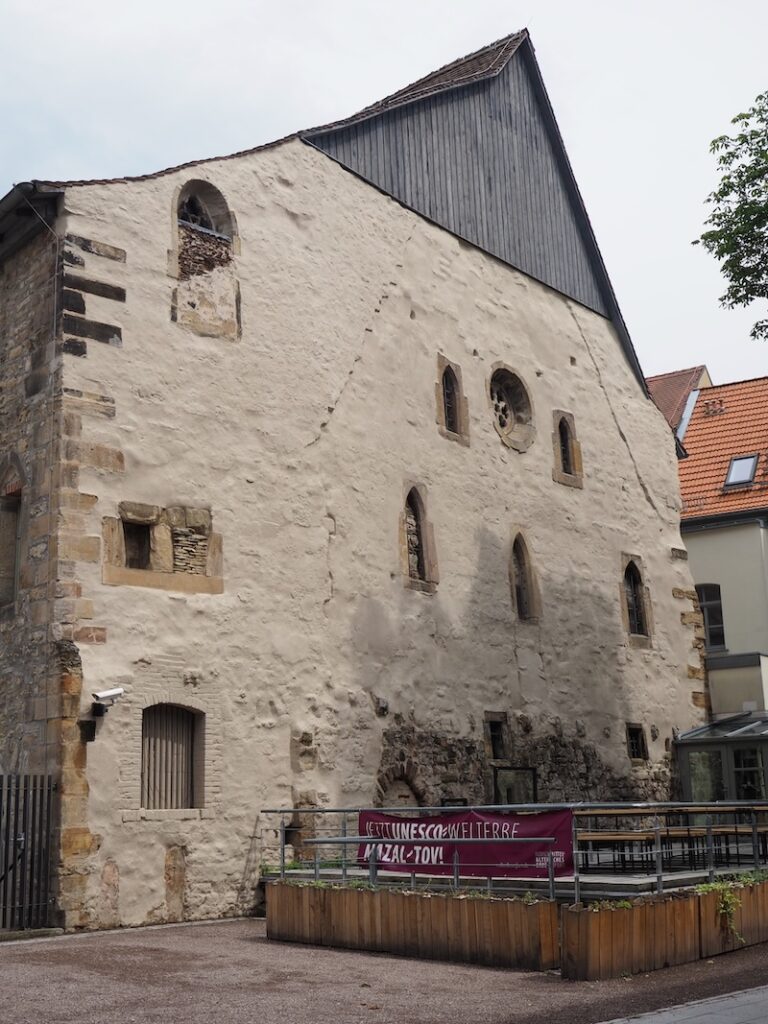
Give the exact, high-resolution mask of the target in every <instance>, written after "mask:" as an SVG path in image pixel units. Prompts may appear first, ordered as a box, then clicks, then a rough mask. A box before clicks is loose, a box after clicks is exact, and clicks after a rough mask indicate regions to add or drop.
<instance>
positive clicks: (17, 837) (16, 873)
mask: <svg viewBox="0 0 768 1024" xmlns="http://www.w3.org/2000/svg"><path fill="white" fill-rule="evenodd" d="M54 789H55V784H54V782H53V780H52V779H50V778H49V777H48V776H47V775H0V928H4V929H12V930H16V929H23V928H45V927H46V926H47V925H48V924H49V918H50V872H51V864H50V857H51V824H52V810H53V793H54Z"/></svg>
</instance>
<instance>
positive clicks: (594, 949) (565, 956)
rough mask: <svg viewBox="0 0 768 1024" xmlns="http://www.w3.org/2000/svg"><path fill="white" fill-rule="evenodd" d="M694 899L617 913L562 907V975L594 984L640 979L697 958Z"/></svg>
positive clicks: (661, 902) (693, 896)
mask: <svg viewBox="0 0 768 1024" xmlns="http://www.w3.org/2000/svg"><path fill="white" fill-rule="evenodd" d="M699 944H700V928H699V902H698V897H697V896H696V894H695V893H686V894H685V895H680V896H675V897H666V898H659V899H654V900H647V901H643V902H638V903H636V904H634V905H633V906H632V907H628V908H623V909H616V910H608V909H606V910H587V909H585V908H584V907H582V906H575V907H564V908H563V913H562V974H563V977H564V978H571V979H573V980H574V981H596V980H598V979H600V980H602V979H605V978H618V977H621V976H622V975H627V974H644V973H646V972H647V971H656V970H659V968H661V967H672V966H673V965H675V964H685V963H689V962H690V961H691V960H698V959H699V956H700V951H699Z"/></svg>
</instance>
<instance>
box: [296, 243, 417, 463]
mask: <svg viewBox="0 0 768 1024" xmlns="http://www.w3.org/2000/svg"><path fill="white" fill-rule="evenodd" d="M412 238H413V233H411V234H410V235H408V237H407V238H406V240H405V243H404V244H403V255H404V254H405V250H406V249H407V248H408V243H409V242H410V240H411V239H412ZM396 265H397V267H398V268H402V263H398V264H396ZM392 286H395V287H396V286H397V282H396V281H389V282H388V284H387V285H384V288H383V290H382V292H381V295H379V297H378V299H377V300H376V304H375V306H374V307H373V312H374V313H380V312H381V309H382V306H383V304H384V302H386V300H387V299H388V298H389V291H388V290H387V289H388V288H389V287H392ZM372 323H373V321H372ZM371 334H373V327H372V326H368V327H364V328H363V338H362V341H361V343H360V348H359V350H358V352H357V354H356V355H355V358H354V359H353V360H352V366H351V367H350V369H349V370H348V371H347V376H346V378H345V379H344V383H343V384H342V385H341V389H340V390H339V393H338V395H337V396H336V398H335V399H334V401H333V402H332V404H331V405H329V406H327V409H328V416H327V417H326V418H325V419H324V420H323V421H322V422H321V423H320V429H319V430H318V432H317V434H316V435H315V436H314V437H313V438H312V440H311V441H308V442H307V444H305V445H304V447H305V448H311V447H312V445H315V444H317V442H318V441H319V440H320V438H321V437H322V436H323V431H324V430H325V429H326V427H327V426H328V424H329V423H330V422H331V419H332V417H333V414H334V413H335V412H336V409H337V408H338V405H339V402H340V401H341V399H342V398H343V397H344V392H345V391H346V390H347V385H348V384H349V382H350V381H351V380H352V377H353V375H354V372H355V367H356V366H357V364H358V363H359V362H360V360H361V359H362V358H363V353H364V352H365V346H366V342H367V340H368V337H369V336H370V335H371Z"/></svg>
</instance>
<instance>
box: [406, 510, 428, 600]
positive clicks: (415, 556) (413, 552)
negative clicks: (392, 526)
mask: <svg viewBox="0 0 768 1024" xmlns="http://www.w3.org/2000/svg"><path fill="white" fill-rule="evenodd" d="M405 539H406V545H407V552H408V575H409V576H410V578H411V579H412V580H421V581H422V582H426V579H427V569H426V560H425V558H424V524H423V522H422V514H421V502H420V500H419V496H418V494H417V493H416V491H415V490H411V491H410V492H409V494H408V497H407V498H406V499H405Z"/></svg>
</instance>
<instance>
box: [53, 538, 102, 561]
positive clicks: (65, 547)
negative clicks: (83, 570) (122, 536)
mask: <svg viewBox="0 0 768 1024" xmlns="http://www.w3.org/2000/svg"><path fill="white" fill-rule="evenodd" d="M59 555H60V557H61V558H71V559H72V561H73V562H98V561H99V560H100V558H101V538H100V537H79V536H76V535H74V534H63V535H62V536H60V537H59Z"/></svg>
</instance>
